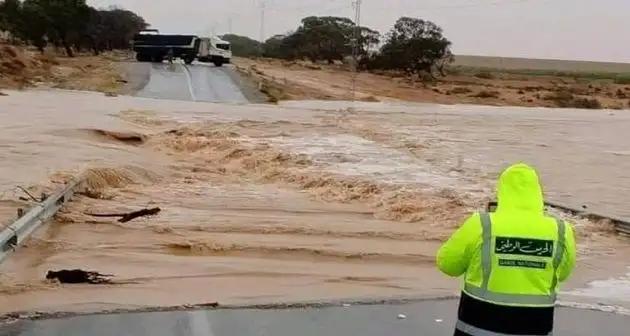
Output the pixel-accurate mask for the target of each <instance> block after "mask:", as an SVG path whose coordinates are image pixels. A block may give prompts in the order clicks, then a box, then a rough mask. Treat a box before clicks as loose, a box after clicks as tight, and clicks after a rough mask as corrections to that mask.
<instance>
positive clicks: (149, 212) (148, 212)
mask: <svg viewBox="0 0 630 336" xmlns="http://www.w3.org/2000/svg"><path fill="white" fill-rule="evenodd" d="M160 211H162V209H160V208H152V209H142V210H138V211H133V212H127V213H115V214H95V213H85V214H86V215H88V216H92V217H120V219H119V220H118V222H120V223H127V222H129V221H132V220H134V219H135V218H138V217H143V216H153V215H157V214H158V213H159V212H160Z"/></svg>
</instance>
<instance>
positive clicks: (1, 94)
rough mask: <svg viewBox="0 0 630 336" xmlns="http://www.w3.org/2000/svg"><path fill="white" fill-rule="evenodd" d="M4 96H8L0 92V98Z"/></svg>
mask: <svg viewBox="0 0 630 336" xmlns="http://www.w3.org/2000/svg"><path fill="white" fill-rule="evenodd" d="M6 96H8V94H6V93H4V92H2V91H0V97H6Z"/></svg>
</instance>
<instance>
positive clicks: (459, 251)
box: [437, 164, 575, 307]
mask: <svg viewBox="0 0 630 336" xmlns="http://www.w3.org/2000/svg"><path fill="white" fill-rule="evenodd" d="M497 198H498V207H497V211H496V212H495V213H491V214H486V213H476V214H473V215H472V216H471V217H470V218H468V219H467V220H466V221H465V222H464V224H463V225H462V226H461V227H460V228H459V229H458V230H457V231H456V232H455V233H454V234H453V235H452V236H451V238H450V239H449V240H448V241H447V242H446V243H445V244H444V245H443V246H442V247H441V248H440V250H439V251H438V255H437V265H438V267H439V269H440V270H441V271H442V272H444V273H446V274H448V275H450V276H461V275H465V279H464V288H463V290H464V292H465V293H467V294H468V295H470V296H472V297H474V298H476V299H479V300H482V301H486V302H490V303H493V304H498V305H506V306H524V307H549V306H553V305H554V303H555V300H556V292H557V290H558V285H559V283H560V282H562V281H564V280H566V278H567V277H568V276H569V275H570V273H571V271H572V269H573V267H574V264H575V240H574V236H573V229H572V227H571V225H570V224H568V223H565V222H563V221H560V220H556V219H555V218H552V217H547V216H545V215H544V203H543V198H542V190H541V187H540V184H539V181H538V176H537V174H536V172H535V171H534V169H533V168H531V167H529V166H527V165H525V164H517V165H514V166H512V167H510V168H508V169H507V170H506V171H505V172H503V174H501V177H500V178H499V183H498V187H497Z"/></svg>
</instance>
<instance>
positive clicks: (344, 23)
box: [263, 16, 380, 63]
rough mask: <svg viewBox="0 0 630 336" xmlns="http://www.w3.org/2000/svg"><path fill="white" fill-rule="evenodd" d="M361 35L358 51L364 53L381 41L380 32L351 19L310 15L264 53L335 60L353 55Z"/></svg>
mask: <svg viewBox="0 0 630 336" xmlns="http://www.w3.org/2000/svg"><path fill="white" fill-rule="evenodd" d="M357 29H358V30H357ZM357 36H358V37H359V39H358V47H359V48H358V52H359V54H361V55H364V54H367V52H368V50H369V48H370V47H371V46H373V45H376V44H378V43H379V41H380V34H379V33H378V32H377V31H374V30H372V29H369V28H366V27H357V26H356V25H355V24H354V22H352V20H350V19H348V18H342V17H335V16H323V17H317V16H309V17H306V18H304V19H302V23H301V25H300V27H298V29H297V30H296V31H295V32H293V33H290V34H287V35H276V36H274V37H272V38H270V39H269V40H267V41H266V42H265V44H264V46H263V49H264V55H265V56H267V57H278V58H285V59H294V58H308V59H310V60H311V61H318V60H326V61H328V62H329V63H332V62H334V61H335V60H343V59H344V57H346V56H349V55H351V54H352V51H353V46H354V42H355V38H356V37H357Z"/></svg>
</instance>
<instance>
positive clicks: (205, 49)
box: [133, 29, 232, 66]
mask: <svg viewBox="0 0 630 336" xmlns="http://www.w3.org/2000/svg"><path fill="white" fill-rule="evenodd" d="M133 50H134V51H135V52H136V60H137V61H138V62H162V61H163V60H165V59H169V60H173V59H175V58H180V59H182V60H183V61H184V62H185V63H186V64H191V63H192V62H193V61H194V60H195V59H196V60H198V61H200V62H206V63H214V65H215V66H222V65H223V64H226V63H230V59H231V58H232V51H231V48H230V43H229V42H227V41H223V40H221V39H220V38H218V37H215V36H212V37H199V36H196V35H164V34H160V33H159V31H158V30H156V29H150V30H144V31H141V32H140V33H138V34H136V35H135V36H134V39H133Z"/></svg>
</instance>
